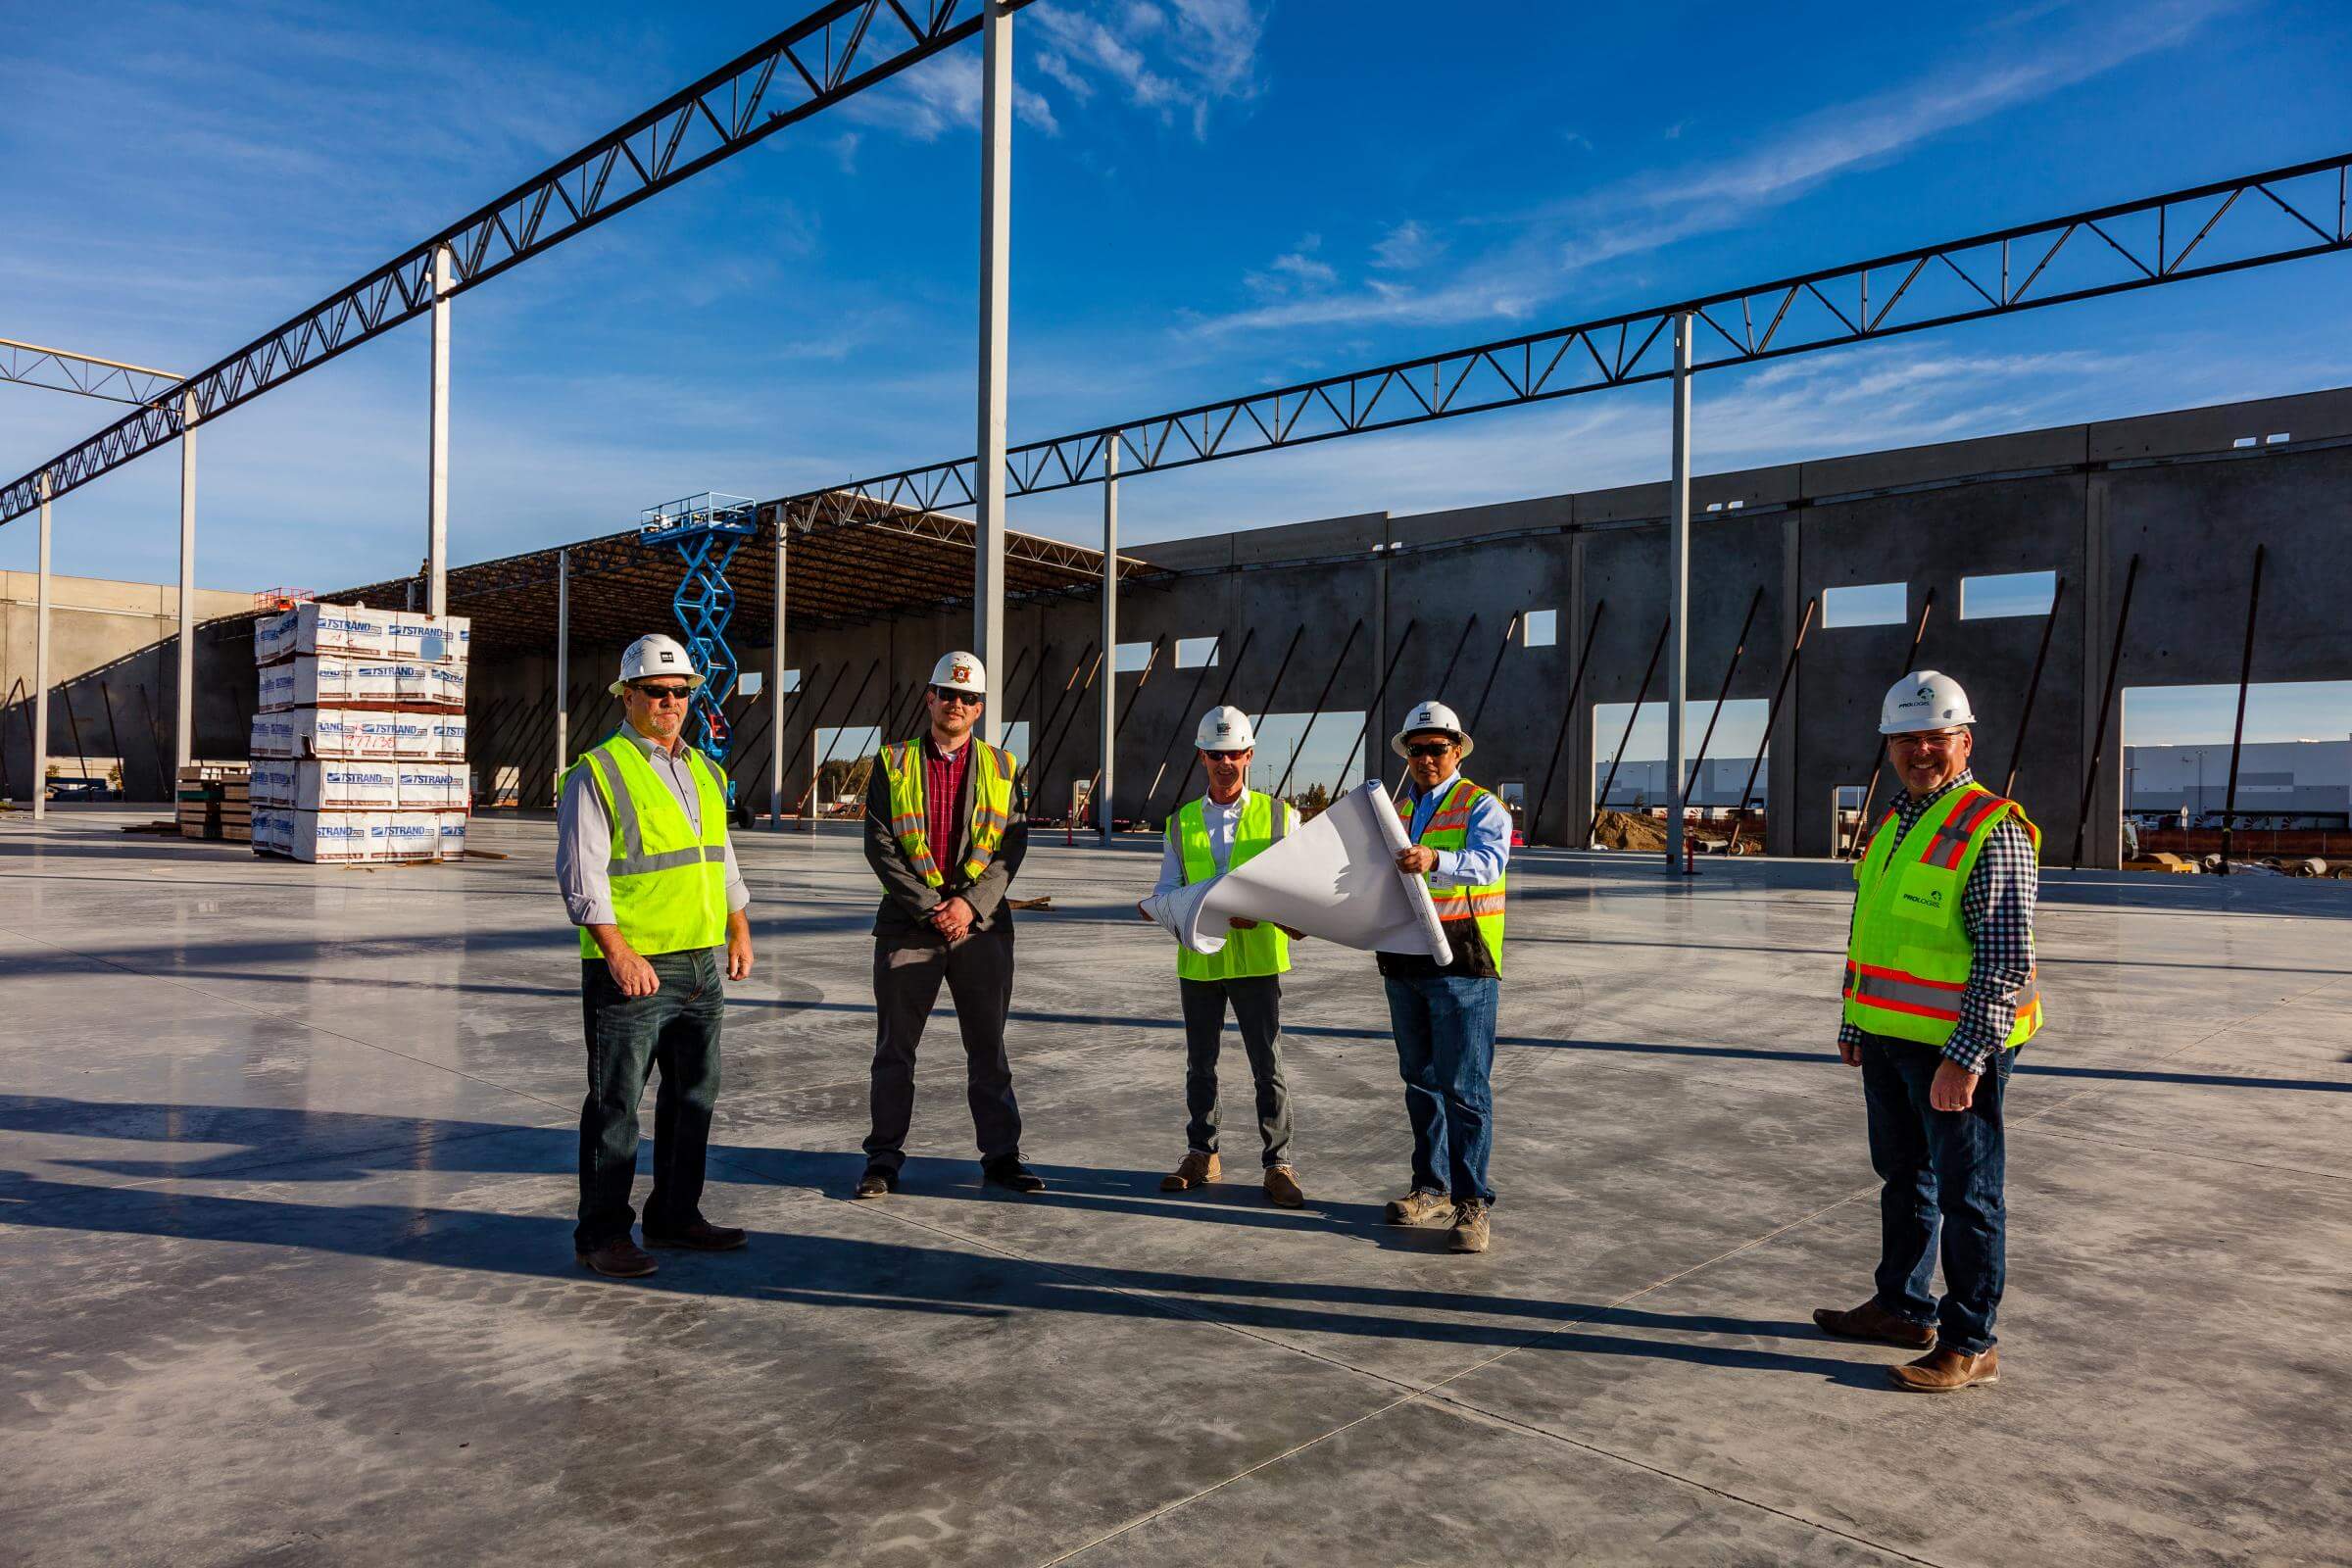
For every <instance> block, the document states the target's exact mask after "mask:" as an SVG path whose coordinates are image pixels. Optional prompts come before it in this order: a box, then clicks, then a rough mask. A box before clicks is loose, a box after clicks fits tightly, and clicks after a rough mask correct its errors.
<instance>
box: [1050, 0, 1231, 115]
mask: <svg viewBox="0 0 2352 1568" xmlns="http://www.w3.org/2000/svg"><path fill="white" fill-rule="evenodd" d="M1172 3H1173V7H1174V15H1173V17H1172V18H1171V16H1170V14H1169V13H1168V12H1166V11H1163V10H1161V9H1160V8H1159V7H1158V6H1156V5H1152V4H1150V3H1148V0H1131V3H1130V4H1128V5H1125V6H1123V7H1120V8H1117V9H1116V10H1113V11H1110V12H1107V13H1104V12H1099V11H1095V10H1091V9H1090V10H1080V9H1076V8H1074V7H1071V6H1068V5H1060V4H1045V5H1037V6H1033V7H1030V8H1029V9H1028V10H1027V11H1025V12H1024V13H1023V14H1022V15H1023V21H1024V25H1030V26H1034V27H1035V29H1036V30H1037V32H1038V33H1039V34H1040V35H1042V36H1043V38H1044V39H1045V43H1044V46H1043V47H1042V48H1041V49H1040V50H1039V51H1038V53H1037V56H1036V60H1037V68H1038V70H1039V71H1040V72H1041V73H1043V74H1045V75H1046V76H1047V77H1049V78H1051V79H1052V80H1053V81H1054V83H1056V84H1057V85H1058V86H1060V87H1061V89H1062V90H1064V91H1066V92H1068V93H1069V94H1070V96H1071V97H1072V98H1074V99H1076V100H1077V101H1078V102H1079V103H1080V104H1085V103H1088V102H1090V101H1091V100H1092V99H1093V98H1094V97H1095V95H1096V91H1097V88H1098V85H1099V83H1100V84H1106V85H1108V86H1109V87H1111V88H1112V89H1114V90H1115V91H1116V93H1117V94H1118V96H1119V97H1120V98H1122V99H1123V100H1124V101H1125V102H1126V103H1128V104H1129V105H1130V106H1132V107H1134V108H1137V109H1141V110H1144V111H1146V112H1148V113H1150V114H1151V115H1152V116H1153V117H1154V118H1156V119H1157V120H1158V121H1159V122H1160V123H1162V124H1166V125H1175V124H1178V123H1184V124H1186V125H1187V126H1189V127H1190V129H1191V130H1192V133H1193V135H1194V136H1195V137H1196V138H1201V139H1205V138H1206V136H1207V134H1208V116H1209V109H1210V106H1211V105H1212V104H1215V103H1217V102H1219V101H1222V100H1233V101H1247V100H1249V99H1250V98H1252V97H1254V96H1256V94H1257V92H1258V82H1257V48H1258V42H1259V39H1260V37H1261V35H1262V34H1263V32H1264V28H1265V19H1264V16H1263V15H1262V14H1261V12H1260V9H1259V7H1258V6H1257V5H1256V4H1253V3H1251V0H1172Z"/></svg>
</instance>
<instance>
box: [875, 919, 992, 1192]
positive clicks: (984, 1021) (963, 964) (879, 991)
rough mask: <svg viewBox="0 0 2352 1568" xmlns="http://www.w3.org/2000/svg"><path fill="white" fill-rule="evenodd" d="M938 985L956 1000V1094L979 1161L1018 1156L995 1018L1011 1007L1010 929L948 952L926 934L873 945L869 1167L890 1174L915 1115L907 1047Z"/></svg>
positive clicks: (977, 935)
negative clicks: (959, 1076) (966, 1105)
mask: <svg viewBox="0 0 2352 1568" xmlns="http://www.w3.org/2000/svg"><path fill="white" fill-rule="evenodd" d="M942 982H945V983H946V985H947V988H948V994H949V995H951V996H953V997H954V998H955V999H956V1027H957V1028H958V1029H959V1030H960V1031H961V1033H962V1035H963V1061H964V1086H965V1096H966V1099H967V1100H969V1102H970V1103H971V1107H972V1135H973V1139H974V1141H975V1142H977V1143H978V1144H979V1146H980V1158H981V1159H982V1161H984V1162H985V1161H989V1160H996V1159H1004V1158H1006V1157H1008V1156H1017V1155H1018V1154H1019V1153H1020V1152H1021V1107H1020V1104H1019V1103H1018V1102H1017V1101H1015V1100H1014V1099H1013V1097H1012V1064H1011V1062H1010V1061H1009V1060H1007V1059H1006V1057H1005V1015H1006V1014H1007V1013H1008V1012H1010V1011H1011V1008H1012V927H1011V926H1010V925H1009V924H1007V925H1001V926H998V927H997V928H996V929H994V930H990V931H975V932H973V933H972V934H971V935H970V936H968V937H966V938H964V939H963V940H962V941H961V942H958V943H956V945H955V946H954V947H952V948H951V947H949V946H948V945H947V944H946V943H944V942H941V941H939V940H938V939H937V938H935V937H917V938H910V939H907V940H904V941H900V942H890V941H884V940H877V941H876V942H875V944H874V1012H875V1031H874V1066H873V1076H872V1092H871V1101H870V1104H871V1107H872V1116H873V1122H872V1127H873V1130H872V1131H871V1132H869V1133H868V1134H867V1135H866V1139H865V1158H866V1163H868V1164H869V1165H879V1166H881V1167H883V1168H884V1169H886V1170H893V1171H895V1170H897V1169H898V1168H899V1167H900V1166H902V1165H904V1164H906V1163H907V1127H908V1125H909V1124H910V1123H911V1122H912V1121H913V1119H914V1048H915V1047H916V1046H918V1045H920V1044H921V1043H922V1038H923V1025H924V1024H926V1023H928V1022H930V1021H931V1005H932V1004H933V1003H935V1002H937V1001H938V1000H939V988H940V985H941V983H942Z"/></svg>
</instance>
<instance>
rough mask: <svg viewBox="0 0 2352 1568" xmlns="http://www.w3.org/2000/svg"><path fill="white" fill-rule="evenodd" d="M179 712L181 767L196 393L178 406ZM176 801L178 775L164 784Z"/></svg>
mask: <svg viewBox="0 0 2352 1568" xmlns="http://www.w3.org/2000/svg"><path fill="white" fill-rule="evenodd" d="M178 691H179V712H178V714H177V716H176V717H175V719H174V720H173V723H172V756H173V757H174V758H176V759H177V762H176V763H175V765H176V766H178V767H185V766H187V765H188V764H189V763H190V762H192V761H194V760H196V394H194V393H193V392H190V393H187V394H184V395H183V396H182V397H181V399H180V405H179V685H178ZM164 783H165V788H166V789H168V790H169V791H170V792H171V796H170V798H171V799H172V800H177V798H178V793H179V779H178V776H177V775H176V774H174V775H173V776H172V778H169V779H166V780H165V781H164ZM174 809H176V807H175V808H174Z"/></svg>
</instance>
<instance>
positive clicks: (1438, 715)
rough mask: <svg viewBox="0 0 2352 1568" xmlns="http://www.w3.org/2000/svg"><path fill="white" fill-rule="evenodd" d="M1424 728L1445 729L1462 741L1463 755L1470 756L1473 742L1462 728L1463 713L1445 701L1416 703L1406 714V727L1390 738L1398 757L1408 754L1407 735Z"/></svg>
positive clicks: (1391, 748)
mask: <svg viewBox="0 0 2352 1568" xmlns="http://www.w3.org/2000/svg"><path fill="white" fill-rule="evenodd" d="M1423 730H1443V731H1445V732H1446V734H1448V735H1450V736H1452V737H1453V738H1454V739H1455V740H1457V741H1459V742H1461V743H1462V755H1463V756H1464V757H1468V756H1469V755H1470V748H1471V746H1472V744H1473V742H1472V741H1471V739H1470V732H1469V731H1468V730H1465V729H1463V728H1462V719H1461V715H1460V714H1458V713H1456V712H1455V711H1453V710H1452V709H1450V708H1447V707H1446V705H1445V704H1444V703H1415V704H1414V705H1413V711H1411V712H1409V713H1407V714H1405V715H1404V728H1402V729H1400V730H1398V731H1397V733H1396V734H1395V735H1393V736H1391V737H1390V738H1389V750H1390V751H1392V752H1395V753H1396V754H1397V756H1398V757H1403V756H1405V755H1406V753H1405V750H1404V741H1405V737H1406V736H1408V735H1417V734H1419V733H1421V732H1422V731H1423Z"/></svg>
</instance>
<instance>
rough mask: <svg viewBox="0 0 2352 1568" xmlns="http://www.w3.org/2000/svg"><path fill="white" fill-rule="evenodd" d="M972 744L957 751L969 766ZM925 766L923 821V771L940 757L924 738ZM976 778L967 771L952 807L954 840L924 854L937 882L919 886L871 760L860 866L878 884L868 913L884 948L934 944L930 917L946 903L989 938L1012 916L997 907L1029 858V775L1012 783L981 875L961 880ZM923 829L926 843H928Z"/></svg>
mask: <svg viewBox="0 0 2352 1568" xmlns="http://www.w3.org/2000/svg"><path fill="white" fill-rule="evenodd" d="M971 749H972V747H971V743H970V742H968V741H967V742H966V743H965V744H964V745H962V746H961V747H959V748H957V750H958V751H959V752H961V753H962V754H964V755H965V757H966V758H967V760H968V757H969V754H970V752H971ZM922 755H923V760H924V762H925V765H926V772H925V789H924V796H923V808H924V814H925V815H926V816H928V815H929V814H930V813H931V810H932V801H931V794H930V789H929V778H930V774H929V772H928V767H929V764H930V763H931V762H932V761H933V760H936V759H938V758H940V757H941V755H942V754H941V753H940V752H939V749H938V747H937V746H936V745H934V744H933V743H932V741H931V740H930V739H929V738H928V737H926V738H925V739H924V741H923V744H922ZM978 778H979V770H978V769H977V768H974V767H971V766H969V765H968V763H967V765H966V766H965V767H964V769H963V778H962V782H961V784H960V786H959V788H958V790H957V794H956V803H955V816H954V820H953V822H952V824H951V826H952V828H953V832H952V834H951V836H950V837H949V838H947V839H946V840H945V841H944V842H943V841H942V840H939V839H931V840H930V843H931V854H932V857H933V858H935V859H937V860H938V862H939V869H940V872H941V875H942V877H943V878H944V881H943V883H942V885H941V886H939V887H936V888H935V887H933V886H931V884H930V883H928V882H926V881H924V880H923V877H922V873H920V872H918V871H917V870H915V868H914V866H913V864H912V862H910V861H909V860H908V859H907V852H906V851H905V850H904V849H903V848H901V847H900V844H899V835H898V831H897V829H895V828H894V827H893V826H892V825H891V812H890V776H889V774H887V773H886V772H884V771H883V768H882V760H881V759H880V758H878V757H877V758H875V759H874V761H873V766H872V767H871V769H870V770H869V772H868V774H867V777H866V782H865V863H866V864H867V865H869V866H871V867H873V871H874V876H875V879H876V880H878V881H879V882H880V883H881V884H882V903H881V906H880V907H878V908H877V909H875V911H874V935H875V936H877V937H881V938H883V939H884V940H885V941H903V940H905V939H907V938H912V939H914V940H915V941H917V942H918V943H928V942H931V941H934V940H936V937H935V935H934V933H933V930H932V926H931V922H930V919H929V915H930V913H931V911H932V910H933V909H935V908H937V907H939V906H940V905H941V904H942V903H944V902H945V901H947V900H949V899H961V900H963V902H964V903H966V904H968V905H970V906H971V907H972V928H973V929H974V930H976V931H989V930H994V929H995V928H996V927H997V926H998V925H999V924H1000V923H1004V924H1009V923H1010V922H1011V919H1012V911H1010V910H1009V909H1006V908H1005V894H1006V892H1007V891H1009V889H1010V888H1011V886H1012V879H1013V876H1014V874H1015V873H1017V872H1018V871H1019V870H1020V868H1021V860H1022V858H1024V857H1026V856H1027V854H1028V853H1029V771H1028V769H1027V768H1023V769H1022V770H1021V771H1020V772H1019V773H1018V774H1017V775H1016V776H1015V777H1014V778H1013V781H1012V800H1011V802H1010V806H1011V809H1010V810H1009V811H1008V812H1007V813H1006V816H1005V836H1004V837H1003V838H1002V839H1000V840H999V841H998V843H997V853H996V855H995V856H994V857H993V858H991V859H990V860H989V862H988V868H987V869H986V870H984V871H982V872H981V873H980V874H979V875H978V876H977V877H973V878H969V879H967V878H966V877H965V876H964V874H963V859H964V852H965V849H966V848H967V845H968V841H969V839H970V837H971V832H970V824H971V819H972V813H971V793H972V790H973V789H974V788H975V787H976V786H977V783H978ZM929 831H930V830H929V828H928V826H927V825H926V827H925V830H924V832H925V837H926V838H928V837H929Z"/></svg>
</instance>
